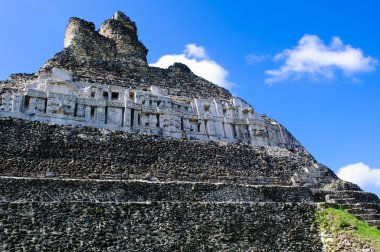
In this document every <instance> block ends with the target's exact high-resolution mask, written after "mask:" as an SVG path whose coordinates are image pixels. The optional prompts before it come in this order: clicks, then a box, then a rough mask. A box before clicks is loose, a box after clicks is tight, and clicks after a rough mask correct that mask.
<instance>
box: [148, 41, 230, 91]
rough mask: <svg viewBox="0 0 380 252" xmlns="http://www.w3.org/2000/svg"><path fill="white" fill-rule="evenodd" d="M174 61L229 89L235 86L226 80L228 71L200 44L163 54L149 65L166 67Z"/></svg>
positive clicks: (189, 45)
mask: <svg viewBox="0 0 380 252" xmlns="http://www.w3.org/2000/svg"><path fill="white" fill-rule="evenodd" d="M175 62H179V63H183V64H185V65H187V66H188V67H189V68H190V69H191V71H193V73H195V74H196V75H199V76H201V77H203V78H205V79H206V80H208V81H211V82H213V83H215V84H217V85H219V86H221V87H224V88H227V89H231V88H232V87H234V86H236V84H235V83H232V82H230V81H229V80H228V75H229V73H228V71H227V70H226V69H225V68H223V67H222V66H221V65H220V64H218V63H217V62H215V61H214V60H212V59H211V58H210V57H209V56H208V55H207V51H206V49H205V48H204V47H202V46H197V45H196V44H188V45H186V47H185V49H184V51H183V53H181V54H169V55H164V56H162V57H160V58H159V59H158V61H157V62H156V63H153V64H150V65H151V66H155V67H161V68H168V67H169V66H171V65H173V64H174V63H175Z"/></svg>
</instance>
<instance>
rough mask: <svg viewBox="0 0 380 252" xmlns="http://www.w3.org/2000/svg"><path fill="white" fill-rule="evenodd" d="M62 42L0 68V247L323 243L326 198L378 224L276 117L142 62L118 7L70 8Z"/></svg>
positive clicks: (363, 202) (366, 197) (293, 247)
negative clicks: (41, 59)
mask: <svg viewBox="0 0 380 252" xmlns="http://www.w3.org/2000/svg"><path fill="white" fill-rule="evenodd" d="M64 46H65V47H64V49H63V50H62V51H61V52H59V53H58V54H56V55H55V56H54V57H53V58H52V59H50V60H48V61H47V62H46V64H45V65H44V66H43V67H42V68H41V69H40V70H39V71H38V72H36V73H34V74H14V75H11V76H10V77H9V78H8V79H7V80H5V81H2V82H0V181H1V182H0V188H1V190H0V200H1V202H0V250H2V251H322V250H323V249H325V248H326V246H325V248H324V247H323V246H324V244H323V242H325V241H323V240H324V239H323V234H321V232H320V229H319V226H318V224H317V222H316V220H315V218H316V217H315V213H316V211H317V209H318V208H319V207H321V206H323V205H326V204H340V205H342V206H345V207H346V208H348V209H349V210H351V212H353V213H355V214H356V215H357V216H358V217H359V218H362V219H363V220H365V221H367V222H368V223H369V224H370V225H373V226H377V227H380V221H379V219H380V218H379V216H380V215H379V213H380V205H379V199H378V198H377V197H376V196H375V195H374V194H371V193H366V192H363V191H362V190H361V189H360V188H359V187H358V186H356V185H354V184H351V183H348V182H344V181H341V180H339V179H338V178H337V176H336V175H335V174H334V173H333V172H332V171H331V170H330V169H329V168H327V167H326V166H324V165H322V164H320V163H318V162H317V161H316V160H315V159H314V158H313V157H312V156H311V155H310V154H309V153H308V152H307V151H306V150H305V148H304V147H303V146H302V145H301V144H300V143H299V142H298V141H297V140H296V139H295V138H294V137H293V136H292V135H291V134H290V133H289V132H288V131H287V130H286V129H285V128H284V127H283V126H282V125H281V124H279V123H278V122H276V121H275V120H273V119H271V118H269V117H267V116H265V115H263V114H260V113H258V112H257V111H256V110H255V109H254V108H252V107H251V106H250V105H249V104H248V103H246V102H245V101H243V100H242V99H240V98H238V97H233V96H232V95H231V93H230V92H229V91H228V90H226V89H224V88H221V87H219V86H217V85H215V84H213V83H210V82H208V81H206V80H205V79H203V78H201V77H199V76H196V75H195V74H193V73H192V72H191V70H190V69H189V68H188V67H187V66H186V65H183V64H180V63H175V64H174V65H172V66H171V67H169V68H168V69H161V68H156V67H150V66H149V65H148V64H147V60H146V55H147V53H148V50H147V49H146V48H145V46H144V45H143V44H142V43H141V42H139V40H138V36H137V28H136V24H135V23H134V22H132V21H131V20H130V18H129V17H127V16H126V15H125V14H123V13H121V12H117V13H115V14H114V15H113V16H112V17H111V18H110V19H108V20H106V21H105V22H104V23H103V25H102V27H101V28H100V29H99V30H95V26H94V24H93V23H90V22H87V21H84V20H82V19H79V18H71V19H70V21H69V24H68V26H67V30H66V34H65V41H64ZM26 60H27V59H26ZM342 246H343V245H342ZM363 246H364V245H363ZM346 249H348V248H346ZM369 249H370V248H369ZM342 251H351V250H342ZM368 251H372V250H368Z"/></svg>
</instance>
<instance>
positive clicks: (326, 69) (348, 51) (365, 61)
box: [265, 35, 377, 83]
mask: <svg viewBox="0 0 380 252" xmlns="http://www.w3.org/2000/svg"><path fill="white" fill-rule="evenodd" d="M274 60H275V61H279V60H285V63H284V64H283V65H282V66H281V67H280V68H278V69H275V70H267V71H266V72H265V73H266V74H268V75H269V76H270V77H269V78H267V79H266V80H265V81H266V82H267V83H274V82H279V81H283V80H286V79H289V78H294V79H299V78H301V77H304V76H308V77H311V78H312V79H318V78H320V77H322V78H327V79H333V78H334V77H335V72H336V70H338V69H340V70H341V71H343V73H344V74H345V75H346V76H349V77H352V75H353V74H355V73H359V72H371V71H374V70H375V65H376V64H377V60H376V59H374V58H372V57H370V56H364V53H363V51H362V50H361V49H359V48H353V47H352V46H351V45H345V44H343V42H342V40H341V39H340V38H339V37H334V38H333V39H332V41H331V43H330V45H326V44H325V43H324V42H323V41H322V40H321V39H320V38H319V37H318V36H315V35H304V36H303V37H302V38H301V39H300V40H299V41H298V44H297V46H295V47H294V48H292V49H286V50H284V51H283V52H282V53H280V54H277V55H276V56H275V57H274Z"/></svg>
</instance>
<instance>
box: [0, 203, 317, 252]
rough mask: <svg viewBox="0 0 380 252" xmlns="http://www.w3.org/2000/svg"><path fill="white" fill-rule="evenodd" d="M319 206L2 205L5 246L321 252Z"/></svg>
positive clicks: (1, 236) (0, 236) (9, 248)
mask: <svg viewBox="0 0 380 252" xmlns="http://www.w3.org/2000/svg"><path fill="white" fill-rule="evenodd" d="M315 209H316V208H315V206H314V205H310V204H296V203H241V204H232V203H196V202H194V203H192V202H186V203H179V202H178V203H177V202H159V203H156V202H151V203H116V202H113V203H111V202H107V203H81V202H70V203H66V202H57V203H54V202H51V203H50V202H49V203H43V202H40V203H38V202H35V203H33V202H30V203H17V202H10V203H0V216H2V220H1V221H2V224H3V225H2V226H3V228H2V229H0V240H1V241H2V249H3V250H5V251H12V250H23V249H26V250H38V251H58V250H71V251H72V250H81V251H89V250H107V251H239V250H240V251H321V248H322V243H321V240H320V237H319V231H318V227H317V226H316V223H315V218H314V215H315ZM36 230H39V232H36Z"/></svg>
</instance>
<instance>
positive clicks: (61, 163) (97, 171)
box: [0, 119, 336, 186]
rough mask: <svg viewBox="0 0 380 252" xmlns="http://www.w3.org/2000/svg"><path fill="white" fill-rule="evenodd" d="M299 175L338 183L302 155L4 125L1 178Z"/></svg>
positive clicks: (302, 181) (274, 178) (243, 179)
mask: <svg viewBox="0 0 380 252" xmlns="http://www.w3.org/2000/svg"><path fill="white" fill-rule="evenodd" d="M308 167H309V168H310V169H309V170H308V172H306V170H307V169H305V168H308ZM311 168H312V169H311ZM296 173H300V174H301V173H302V174H303V176H298V178H299V180H298V182H297V185H309V186H313V185H317V186H319V185H320V183H330V182H331V181H332V180H333V179H335V178H336V176H335V175H334V173H333V172H332V171H330V170H329V169H328V168H326V167H324V166H322V165H319V164H318V163H316V161H315V160H314V159H313V158H312V157H311V156H310V155H309V154H308V153H307V152H306V151H305V150H304V149H294V150H287V149H284V148H278V147H252V146H249V145H245V144H226V143H221V142H212V141H211V142H206V141H189V140H184V139H176V138H170V139H164V138H161V137H155V136H148V135H144V134H136V133H127V132H121V131H119V132H115V131H108V130H102V129H95V128H90V127H77V126H76V127H75V126H60V125H48V124H42V123H39V122H29V121H24V120H16V119H0V174H2V175H11V176H24V177H59V178H107V179H125V180H128V179H144V180H159V181H173V180H180V181H203V182H228V183H242V184H277V185H293V180H292V177H293V176H294V175H295V174H296Z"/></svg>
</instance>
